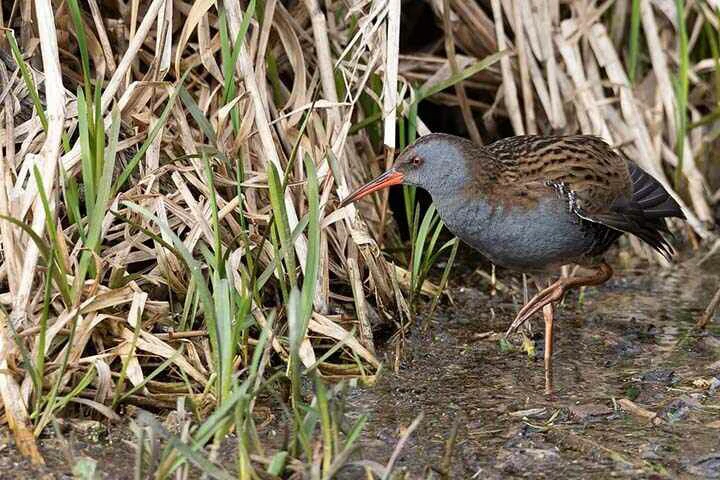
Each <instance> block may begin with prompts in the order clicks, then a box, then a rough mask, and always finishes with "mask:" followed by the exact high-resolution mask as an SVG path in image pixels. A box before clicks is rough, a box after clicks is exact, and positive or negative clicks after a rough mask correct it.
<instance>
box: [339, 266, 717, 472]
mask: <svg viewBox="0 0 720 480" xmlns="http://www.w3.org/2000/svg"><path fill="white" fill-rule="evenodd" d="M463 281H464V283H465V284H466V286H464V287H455V288H453V289H452V297H453V299H454V305H452V306H446V307H443V308H441V309H440V310H439V311H438V312H437V313H436V314H435V315H433V317H432V318H431V319H430V325H429V328H428V330H427V331H426V332H422V330H421V329H419V328H418V329H416V330H415V331H413V333H412V334H411V335H410V337H409V338H407V339H406V342H405V348H406V350H405V353H406V358H405V359H404V361H403V362H402V364H401V368H400V369H399V371H398V372H388V373H386V374H385V376H384V377H383V378H382V379H381V380H380V381H379V382H378V384H377V385H375V386H374V387H373V388H367V389H363V390H357V391H355V392H354V393H353V394H352V396H351V399H350V402H349V407H348V411H349V412H352V415H355V416H356V415H359V414H361V413H367V414H369V415H370V418H371V421H370V423H369V425H368V428H366V430H365V436H364V445H363V454H364V455H365V456H366V457H367V458H373V459H375V460H377V461H380V462H383V463H384V460H383V459H387V458H389V457H390V455H391V453H392V449H393V447H394V445H395V443H396V442H397V439H398V438H399V436H400V434H401V432H402V429H403V428H406V427H408V425H410V424H411V422H412V421H413V420H414V419H415V418H416V417H417V416H418V415H419V414H421V413H422V414H423V419H422V421H421V423H420V426H419V427H418V429H417V430H416V431H415V432H414V433H413V434H412V436H411V437H410V438H409V440H408V442H407V443H406V445H405V447H404V449H403V451H402V453H401V455H400V457H399V458H398V460H397V463H396V465H398V466H400V467H401V468H403V469H404V470H405V471H406V472H408V474H409V476H410V478H426V477H427V475H428V474H430V473H431V472H434V474H435V476H434V478H442V475H441V474H442V473H444V474H446V477H445V478H482V479H484V478H508V477H527V478H608V477H625V478H653V477H670V478H677V477H680V478H720V320H719V319H718V315H716V317H715V320H714V322H715V323H713V324H712V325H711V326H710V328H709V329H708V330H707V331H706V332H703V333H698V332H697V331H695V330H694V329H693V327H694V324H695V322H696V321H697V319H698V318H699V316H700V315H702V311H703V310H704V308H705V307H706V306H707V304H708V302H709V301H710V298H711V296H712V294H713V292H714V291H715V290H716V289H717V288H718V285H720V268H717V266H706V267H704V268H698V267H697V266H696V265H695V262H693V261H691V260H690V261H688V262H686V263H685V264H681V265H678V266H677V267H674V268H673V269H672V270H670V269H665V270H659V271H658V270H652V271H647V270H642V269H641V270H634V271H633V270H626V271H618V272H617V273H616V276H615V277H614V278H613V279H612V280H611V281H610V282H608V283H607V284H605V285H603V286H602V287H600V288H591V289H590V288H589V289H587V291H586V292H585V294H584V297H583V301H582V304H580V303H579V302H578V295H576V294H575V295H568V297H567V298H566V299H565V303H564V305H563V306H562V307H560V309H559V318H558V320H557V321H556V322H555V354H554V369H553V371H554V385H553V387H554V388H553V392H552V394H551V395H546V394H545V392H544V387H545V376H544V368H543V352H542V348H543V340H542V329H543V324H542V319H539V318H538V319H536V320H535V321H534V329H535V332H537V333H536V335H535V336H532V335H531V337H532V338H533V340H534V344H535V347H536V349H537V351H536V352H535V358H531V357H530V356H529V355H528V354H527V353H525V352H523V351H522V348H519V347H520V342H515V343H516V344H514V345H513V348H511V349H508V345H507V344H505V345H503V344H502V343H501V340H500V339H501V338H502V335H500V334H501V333H502V332H504V330H505V328H507V326H508V324H509V323H510V321H511V320H512V317H513V315H514V313H515V312H517V308H518V307H519V305H514V304H513V303H510V302H509V301H508V298H509V296H508V295H497V296H494V297H493V296H490V295H489V294H488V293H487V292H488V288H487V282H486V281H483V280H482V279H481V278H480V277H478V276H473V275H471V276H470V278H468V277H465V279H464V280H463ZM472 285H478V286H477V287H476V286H472ZM518 297H519V296H518ZM491 332H498V333H499V334H493V333H491ZM388 363H389V364H390V365H392V362H391V361H390V359H389V360H388ZM627 400H630V401H631V402H632V403H627ZM622 406H626V407H627V409H628V410H632V411H635V412H636V413H634V414H631V413H627V412H626V411H625V410H624V409H623V408H622ZM636 406H639V407H640V408H641V409H644V410H639V409H638V411H639V412H641V413H637V411H636V409H635V408H633V407H636ZM653 413H654V414H656V418H654V419H649V418H647V417H646V416H642V414H645V415H648V416H649V415H652V414H653ZM454 425H457V435H456V437H455V439H454V446H453V448H452V451H451V454H450V456H449V458H450V462H448V461H447V457H448V456H447V454H446V452H447V451H448V450H449V449H448V442H449V438H450V436H451V431H452V430H453V426H454Z"/></svg>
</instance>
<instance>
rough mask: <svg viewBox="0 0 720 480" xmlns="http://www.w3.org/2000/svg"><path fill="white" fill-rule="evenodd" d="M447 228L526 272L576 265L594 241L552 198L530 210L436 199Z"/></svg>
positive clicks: (495, 260)
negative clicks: (570, 264)
mask: <svg viewBox="0 0 720 480" xmlns="http://www.w3.org/2000/svg"><path fill="white" fill-rule="evenodd" d="M439 200H440V201H439V203H436V205H437V208H438V212H439V213H440V216H441V218H442V219H443V221H444V222H445V225H446V226H447V227H448V229H449V230H450V231H451V232H452V233H454V234H455V235H457V236H458V237H459V238H460V239H461V240H462V241H464V242H465V243H467V244H469V245H470V246H471V247H473V248H475V249H476V250H478V251H479V252H480V253H482V254H483V255H484V256H486V257H487V258H488V259H489V260H490V261H491V262H493V263H494V264H496V265H498V266H501V267H504V268H509V269H513V270H518V271H524V272H531V271H541V270H546V269H550V268H555V267H557V266H559V265H565V264H569V263H576V262H578V261H579V260H581V259H582V258H583V256H584V255H585V254H586V253H588V252H589V251H590V250H591V249H592V248H593V245H594V243H595V238H594V236H593V235H592V231H591V230H589V229H588V228H586V226H585V225H584V222H583V221H582V220H581V219H580V218H579V217H578V216H577V215H575V214H574V213H572V212H570V211H569V209H568V205H567V203H566V202H564V201H562V200H561V199H559V198H555V197H552V196H549V197H546V198H543V199H542V200H540V201H539V203H538V204H537V205H535V206H533V207H532V208H523V207H520V206H513V207H508V206H502V205H496V206H494V207H493V206H491V205H490V204H489V203H488V202H486V201H485V200H482V199H481V200H471V201H470V200H467V199H460V198H459V197H454V198H446V199H439Z"/></svg>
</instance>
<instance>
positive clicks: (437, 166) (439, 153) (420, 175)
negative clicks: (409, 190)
mask: <svg viewBox="0 0 720 480" xmlns="http://www.w3.org/2000/svg"><path fill="white" fill-rule="evenodd" d="M393 168H394V169H395V170H397V171H398V172H400V173H401V174H402V175H403V184H406V185H414V186H416V187H420V188H422V189H424V190H427V191H428V192H429V193H430V194H431V195H433V196H434V195H436V194H442V193H443V192H445V193H450V192H454V191H456V189H458V188H462V186H463V185H464V182H465V181H466V179H467V176H466V167H465V161H464V159H463V157H462V155H461V152H460V150H459V148H458V146H457V145H454V144H452V143H451V142H449V141H447V140H446V138H445V136H439V135H429V136H426V137H423V138H421V139H420V140H418V141H417V142H416V143H415V144H413V145H411V146H409V147H408V148H406V149H405V150H403V152H402V153H401V154H400V155H399V156H398V158H397V160H396V161H395V165H394V166H393Z"/></svg>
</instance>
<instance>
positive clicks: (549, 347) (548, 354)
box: [542, 302, 555, 395]
mask: <svg viewBox="0 0 720 480" xmlns="http://www.w3.org/2000/svg"><path fill="white" fill-rule="evenodd" d="M542 310H543V317H544V318H545V394H546V395H550V394H551V393H552V383H553V381H552V377H553V370H552V354H553V320H554V315H555V312H554V310H555V306H554V305H553V304H552V302H551V303H548V304H547V305H545V306H544V307H543V309H542Z"/></svg>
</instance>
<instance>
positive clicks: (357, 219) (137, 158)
mask: <svg viewBox="0 0 720 480" xmlns="http://www.w3.org/2000/svg"><path fill="white" fill-rule="evenodd" d="M678 5H679V6H680V7H681V8H680V9H678V8H677V5H675V4H673V3H672V2H667V1H650V0H642V1H640V0H635V1H632V2H622V1H613V0H609V1H606V2H594V1H580V2H559V1H557V0H555V1H553V0H532V1H527V2H526V1H520V0H502V1H501V0H492V1H489V2H487V1H481V0H473V1H463V0H428V2H401V1H400V0H372V1H371V0H364V1H356V2H345V1H327V2H322V3H321V2H319V0H304V1H295V2H293V1H290V2H282V1H280V2H278V1H277V0H258V1H256V0H250V1H249V2H240V1H239V0H224V1H222V2H211V1H204V0H198V1H195V2H185V1H182V0H181V1H177V0H175V1H170V0H152V1H148V2H138V1H127V2H125V1H104V0H87V1H79V0H67V1H64V2H51V1H50V0H37V1H36V2H34V3H31V2H19V1H10V2H3V5H2V8H0V26H2V27H3V29H4V30H3V32H4V38H3V39H2V40H0V47H1V48H2V49H1V50H0V52H2V58H1V59H2V62H0V139H2V142H1V143H2V145H0V162H1V163H0V175H2V181H0V216H1V217H2V219H3V221H1V222H0V234H1V238H0V241H1V244H2V266H1V267H0V281H1V282H2V289H3V293H2V294H0V303H1V304H2V307H3V310H2V314H1V315H2V317H1V318H0V330H1V332H2V335H1V338H0V394H1V395H2V399H3V402H2V408H0V413H2V415H3V416H2V417H0V418H2V419H3V421H4V422H6V423H8V424H9V426H10V427H11V428H12V430H13V431H14V433H15V438H16V441H17V444H18V447H19V448H20V449H21V450H23V452H24V453H26V454H28V455H30V456H31V457H33V458H34V459H35V460H36V461H40V460H41V457H40V454H39V452H38V451H37V448H36V447H35V442H34V440H33V439H34V438H35V437H36V436H37V435H39V434H40V433H41V432H42V431H43V430H44V429H45V428H46V427H48V425H49V424H51V423H52V419H53V418H54V416H55V415H57V414H59V413H60V412H65V413H66V414H72V413H74V412H83V413H85V414H92V415H100V416H104V417H107V418H109V419H117V418H118V413H119V412H122V411H123V408H124V407H125V406H126V405H129V404H133V405H137V406H140V407H143V408H149V409H153V410H156V411H157V410H158V409H162V408H180V407H178V405H179V404H182V405H183V407H182V408H183V409H185V408H188V409H189V410H192V412H193V415H189V416H188V420H187V425H186V426H185V431H184V433H183V434H182V435H180V436H177V437H176V436H173V435H172V434H169V433H167V432H164V433H163V434H162V435H164V439H165V441H166V442H167V444H168V445H170V447H169V448H168V449H166V450H163V451H162V452H159V451H157V449H154V448H155V447H156V445H155V444H151V443H148V439H147V438H146V437H144V436H143V435H145V434H144V433H142V432H144V431H146V430H144V429H143V428H139V427H138V435H139V440H138V458H139V459H140V460H139V462H138V465H139V467H138V469H139V470H138V475H144V474H145V473H147V472H146V469H147V468H150V467H148V462H147V461H146V460H143V458H145V457H143V452H145V453H146V454H147V453H148V452H152V455H150V457H152V458H153V459H154V460H155V462H154V463H152V470H153V472H155V473H154V475H156V476H157V477H158V478H160V477H162V476H163V475H169V474H171V473H172V472H173V471H175V470H177V469H178V468H188V465H189V464H193V465H194V466H195V467H198V468H201V469H202V470H203V471H205V472H210V473H211V474H212V475H215V476H220V477H223V475H229V474H228V472H227V470H226V469H223V467H221V466H220V465H219V464H218V463H217V462H216V461H215V459H214V458H213V457H212V455H211V456H210V457H208V456H207V455H205V454H204V453H203V446H204V445H206V444H207V443H208V442H209V441H210V440H212V439H213V438H215V439H219V438H221V437H223V436H224V435H225V434H226V433H228V432H230V431H234V432H235V434H236V435H237V437H238V439H239V441H238V447H237V452H238V453H237V457H236V460H237V462H236V463H237V470H238V472H239V473H238V474H239V475H240V476H241V477H242V478H257V477H256V476H255V475H256V473H255V472H257V471H260V470H265V471H266V472H269V473H268V475H274V476H287V475H290V474H293V472H295V473H294V474H295V475H300V476H302V475H311V476H313V478H315V477H317V478H330V477H331V476H332V475H333V474H334V472H337V471H338V470H339V469H340V468H342V467H343V465H345V463H346V462H348V461H349V460H350V458H351V456H350V454H351V453H352V451H353V449H354V448H355V446H356V442H357V439H358V436H359V432H360V430H361V429H362V424H363V422H364V419H363V418H361V419H360V420H359V421H358V422H357V423H356V424H355V425H354V426H353V427H352V428H350V429H343V428H341V424H342V418H341V413H340V411H339V409H338V408H335V405H336V403H337V402H339V400H338V399H337V398H336V396H335V391H336V390H337V389H336V388H333V387H328V386H326V383H327V382H328V381H335V380H342V379H348V378H355V379H361V380H362V381H365V382H368V383H372V382H373V380H374V378H375V376H376V374H377V373H378V369H379V367H380V361H379V359H378V357H377V355H376V353H375V345H374V338H373V326H374V325H375V324H378V323H384V324H387V323H390V324H391V325H395V326H397V327H400V326H401V325H402V324H404V323H405V322H407V321H408V320H409V317H410V312H411V311H412V308H411V307H410V306H409V305H410V304H412V303H414V302H415V300H416V299H417V295H418V294H420V293H424V294H427V295H432V296H435V297H436V298H437V295H438V294H439V292H440V287H442V285H443V284H444V283H445V282H446V281H447V272H448V269H449V267H450V265H451V264H452V261H449V262H447V267H446V269H445V272H444V275H443V276H442V281H441V282H439V283H440V286H438V285H434V284H432V283H429V282H426V280H425V279H426V277H427V274H428V272H429V270H430V268H431V267H432V265H433V264H435V263H436V261H437V260H438V258H440V255H446V254H450V256H451V257H452V256H454V252H455V251H456V249H457V241H456V240H450V241H443V240H441V238H442V237H441V235H440V232H441V229H442V224H441V222H440V221H439V219H438V217H437V214H436V213H435V212H434V210H432V209H431V210H430V211H428V212H422V211H421V210H420V209H419V208H417V207H416V202H415V194H414V192H412V191H411V190H406V191H405V196H404V198H405V205H404V212H403V214H404V215H405V216H406V218H407V223H408V225H410V235H409V236H410V248H405V249H397V248H396V249H394V251H395V252H398V251H399V252H400V253H396V254H394V255H384V254H383V253H382V251H381V249H380V246H383V245H384V246H391V247H396V246H398V245H401V243H402V240H401V236H400V235H399V234H398V229H397V228H396V227H394V226H393V225H392V221H391V217H392V216H391V215H390V212H389V209H388V200H387V196H378V197H377V198H375V199H373V200H370V201H369V202H368V203H363V205H362V206H361V207H360V209H361V210H362V214H361V213H359V211H358V210H357V209H356V208H355V207H353V206H348V207H346V208H344V209H336V206H337V200H338V198H343V197H344V196H346V195H347V194H348V192H349V190H350V189H351V188H352V187H353V186H355V185H357V184H358V183H359V182H361V181H363V180H365V179H366V178H368V177H370V176H371V175H374V174H377V173H379V172H380V171H381V170H382V169H384V168H385V167H386V166H387V165H388V164H389V163H390V162H392V158H393V156H394V154H395V152H396V151H397V150H398V149H399V148H401V147H402V146H404V145H405V144H407V143H409V142H411V141H412V140H413V139H414V138H415V137H416V136H417V135H422V134H425V133H427V131H428V127H427V125H426V124H425V123H424V122H423V118H422V115H418V106H419V105H420V104H421V102H433V103H434V104H437V105H441V106H449V107H453V108H456V107H457V109H458V111H459V115H460V116H461V117H460V118H462V120H463V121H462V123H463V128H464V129H465V131H466V132H467V135H468V136H470V137H471V138H473V139H474V140H475V141H477V142H480V143H484V142H487V141H489V140H491V139H492V138H494V137H497V136H498V135H500V134H503V133H507V134H525V133H536V132H537V133H577V132H582V133H594V134H596V135H600V136H602V137H603V138H605V139H606V140H608V141H609V142H610V143H612V144H613V145H616V146H618V147H620V148H622V149H623V151H624V152H625V153H626V154H627V155H628V156H629V157H630V158H633V159H635V160H636V161H637V162H638V163H639V164H640V165H641V166H642V167H644V168H645V169H646V170H648V171H649V172H651V173H652V174H653V175H655V176H656V177H657V178H659V179H661V181H662V182H663V183H664V184H665V185H666V186H667V187H668V188H670V189H672V191H673V193H674V195H675V196H676V198H677V199H678V201H679V202H681V205H682V206H683V209H684V211H685V213H686V215H687V217H688V223H689V225H690V228H689V229H688V230H687V231H685V232H682V233H683V235H684V236H685V237H686V238H688V239H689V240H691V242H690V243H691V244H692V245H697V244H699V243H700V242H701V241H703V240H705V239H710V238H712V236H713V234H712V232H711V230H710V226H711V225H712V223H713V206H714V204H716V203H717V202H718V197H720V194H719V193H718V192H717V191H715V192H713V190H712V187H714V188H717V187H718V178H717V176H718V173H717V172H718V170H720V169H718V168H717V167H718V166H717V161H716V160H715V159H714V158H713V156H712V153H713V151H714V144H715V142H716V139H717V136H718V135H717V133H718V132H719V131H720V129H718V125H717V119H718V118H720V114H718V111H720V110H718V100H719V99H720V70H718V68H717V67H718V63H719V62H720V53H719V52H720V46H719V42H720V36H719V35H720V24H719V21H718V18H720V17H718V11H717V7H716V6H715V5H714V3H713V2H709V1H708V2H706V1H695V2H689V3H688V4H687V5H683V4H682V3H681V2H678ZM418 21H419V22H420V23H417V22H418ZM428 25H432V26H433V28H434V29H435V30H434V31H435V32H436V33H435V34H433V35H429V36H428V35H426V33H425V30H427V26H428ZM401 31H402V32H403V35H402V42H401ZM428 31H429V30H428ZM413 32H414V33H413ZM408 34H409V35H413V36H414V39H410V40H408V37H407V35H408ZM401 43H402V49H401ZM504 126H505V127H504ZM713 175H715V177H713ZM371 202H374V203H371ZM378 240H380V242H381V243H378ZM634 248H638V249H640V248H641V247H640V246H639V245H634ZM403 252H406V253H403ZM645 253H646V255H647V256H648V258H652V257H651V254H650V253H648V252H645ZM655 260H656V259H655ZM406 298H408V299H409V300H410V302H408V301H407V300H406ZM303 377H307V378H310V379H314V387H313V388H311V389H307V388H303V382H302V378H303ZM283 379H288V380H289V382H288V383H289V384H290V392H289V402H288V403H289V407H288V409H287V410H286V412H285V414H286V415H287V419H288V422H290V423H291V424H292V425H293V427H292V428H291V431H292V434H290V436H289V438H288V439H287V442H286V443H285V444H284V445H283V447H282V448H280V449H279V450H277V451H272V452H268V451H265V450H263V448H262V445H261V444H260V442H259V440H258V437H257V435H256V430H255V426H254V422H255V418H254V416H253V410H254V406H255V399H256V397H257V395H258V394H260V392H263V391H273V392H274V391H277V390H278V389H277V388H276V387H277V384H279V383H282V382H283V381H284V380H283ZM189 406H190V407H191V408H190V407H189ZM151 424H152V422H151V421H149V420H148V421H146V422H145V427H144V428H145V429H150V431H155V432H156V433H157V432H159V431H160V430H157V429H156V430H152V428H153V427H152V425H151ZM341 430H342V432H341ZM410 431H412V429H410V430H409V431H408V432H405V433H406V434H409V432H410ZM403 438H406V437H403ZM401 440H402V439H401ZM218 441H219V440H218ZM401 445H402V441H401V442H400V446H401ZM394 458H395V456H394V457H393V459H390V461H389V462H388V464H387V465H383V466H380V465H379V464H370V463H367V464H364V467H363V468H366V469H367V470H368V471H369V472H373V473H371V474H375V475H378V476H381V477H382V476H385V477H387V476H388V475H390V472H391V471H392V465H393V462H394Z"/></svg>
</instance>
